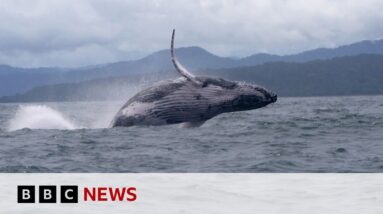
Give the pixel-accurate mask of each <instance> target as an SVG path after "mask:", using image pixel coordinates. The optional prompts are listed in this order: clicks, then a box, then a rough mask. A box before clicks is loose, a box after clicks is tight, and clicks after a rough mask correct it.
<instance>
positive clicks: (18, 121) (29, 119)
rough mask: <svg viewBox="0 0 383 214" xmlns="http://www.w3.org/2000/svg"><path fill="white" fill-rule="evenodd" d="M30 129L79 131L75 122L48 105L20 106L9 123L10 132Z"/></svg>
mask: <svg viewBox="0 0 383 214" xmlns="http://www.w3.org/2000/svg"><path fill="white" fill-rule="evenodd" d="M23 128H29V129H77V128H80V127H78V126H77V125H76V124H74V122H72V121H70V120H69V119H67V118H65V116H64V115H63V114H61V113H60V112H59V111H57V110H55V109H52V108H51V107H48V106H46V105H27V106H19V108H18V110H17V111H16V114H15V115H14V117H13V118H11V120H10V121H9V125H8V131H15V130H19V129H23Z"/></svg>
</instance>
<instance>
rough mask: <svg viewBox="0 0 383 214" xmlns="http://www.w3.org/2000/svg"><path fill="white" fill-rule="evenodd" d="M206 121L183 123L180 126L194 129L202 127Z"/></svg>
mask: <svg viewBox="0 0 383 214" xmlns="http://www.w3.org/2000/svg"><path fill="white" fill-rule="evenodd" d="M205 122H206V121H205V120H201V121H195V122H184V123H181V124H180V127H181V128H196V127H200V126H202V125H203V124H204V123H205Z"/></svg>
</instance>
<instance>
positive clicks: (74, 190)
mask: <svg viewBox="0 0 383 214" xmlns="http://www.w3.org/2000/svg"><path fill="white" fill-rule="evenodd" d="M36 190H38V194H37V193H36ZM58 190H59V192H58ZM82 190H83V191H82V193H83V194H82V196H83V197H82V199H81V200H82V201H84V202H92V201H94V202H97V201H100V202H102V201H120V202H122V201H127V202H133V201H135V200H136V199H137V193H136V191H137V189H136V188H135V187H122V188H119V187H117V188H114V187H84V188H82ZM36 195H37V196H36ZM57 196H60V197H59V200H58V198H57ZM37 197H38V203H58V202H60V203H78V202H79V188H78V186H69V185H63V186H59V188H57V186H54V185H41V186H37V188H36V187H35V186H27V185H23V186H17V203H37Z"/></svg>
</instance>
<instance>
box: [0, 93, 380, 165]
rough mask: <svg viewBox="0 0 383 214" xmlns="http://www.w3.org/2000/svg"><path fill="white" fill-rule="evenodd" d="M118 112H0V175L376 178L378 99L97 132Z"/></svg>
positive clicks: (25, 108)
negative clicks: (192, 123) (322, 175)
mask: <svg viewBox="0 0 383 214" xmlns="http://www.w3.org/2000/svg"><path fill="white" fill-rule="evenodd" d="M122 104H123V102H63V103H22V104H18V103H11V104H0V172H383V96H354V97H301V98H283V97H282V98H279V99H278V101H277V103H275V104H272V105H269V106H267V107H265V108H261V109H257V110H253V111H244V112H235V113H227V114H222V115H220V116H217V117H215V118H213V119H211V120H209V121H207V122H206V123H205V124H204V125H203V126H201V127H199V128H191V129H185V128H179V127H178V125H170V126H157V127H129V128H112V129H110V128H107V127H108V125H109V123H110V121H111V120H112V118H113V116H114V114H115V113H116V112H117V110H118V109H119V108H120V106H121V105H122Z"/></svg>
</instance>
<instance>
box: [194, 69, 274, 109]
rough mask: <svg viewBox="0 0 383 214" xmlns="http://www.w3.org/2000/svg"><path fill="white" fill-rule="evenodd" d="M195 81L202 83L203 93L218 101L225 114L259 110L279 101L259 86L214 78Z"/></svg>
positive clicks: (271, 93) (202, 78)
mask: <svg viewBox="0 0 383 214" xmlns="http://www.w3.org/2000/svg"><path fill="white" fill-rule="evenodd" d="M195 79H196V80H197V81H199V82H201V83H202V91H205V92H203V93H204V94H206V95H207V96H211V99H212V100H217V101H218V102H217V104H218V105H220V106H221V107H222V108H223V109H224V111H225V112H231V111H245V110H251V109H257V108H261V107H264V106H266V105H268V104H270V103H274V102H276V101H277V94H275V93H274V92H272V91H270V90H267V89H265V88H264V87H261V86H258V85H254V84H249V83H245V82H237V81H229V80H225V79H222V78H212V77H196V78H195Z"/></svg>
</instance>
